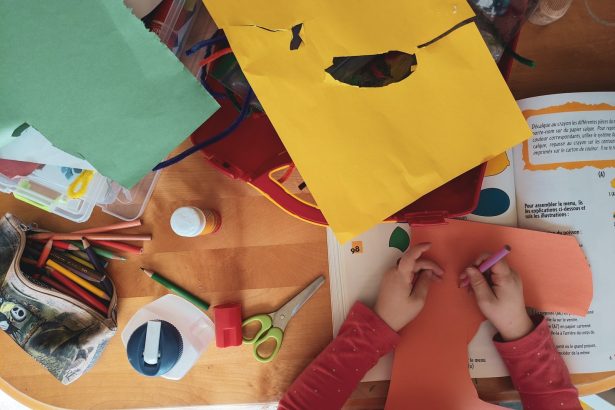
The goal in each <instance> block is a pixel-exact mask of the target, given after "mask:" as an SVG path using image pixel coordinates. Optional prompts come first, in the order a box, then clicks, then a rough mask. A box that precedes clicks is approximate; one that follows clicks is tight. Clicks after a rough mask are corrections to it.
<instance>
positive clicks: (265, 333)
mask: <svg viewBox="0 0 615 410" xmlns="http://www.w3.org/2000/svg"><path fill="white" fill-rule="evenodd" d="M323 283H325V278H324V276H319V277H318V278H316V279H315V280H314V281H313V282H312V283H310V284H309V285H308V286H307V287H306V288H305V289H303V290H302V291H301V292H300V293H299V294H297V295H296V296H295V297H294V298H292V299H291V300H289V301H288V302H286V304H285V305H284V306H282V307H281V308H280V309H278V310H277V311H275V312H272V313H268V314H265V313H263V314H260V315H255V316H252V317H249V318H247V319H246V320H244V321H243V323H242V325H241V326H242V328H245V327H246V325H248V324H250V323H253V322H259V323H260V325H261V328H260V330H259V331H258V332H257V333H256V335H254V337H252V338H246V337H245V336H244V337H243V343H244V344H253V345H254V357H255V358H256V360H258V361H259V362H261V363H268V362H270V361H272V360H273V359H274V358H275V357H276V356H277V354H278V351H280V347H282V339H283V338H284V329H286V326H287V325H288V322H290V319H292V317H293V316H295V315H296V314H297V312H298V311H299V309H301V307H302V306H303V305H304V304H305V302H307V301H308V300H309V299H310V298H311V297H312V296H313V295H314V293H316V291H317V290H318V289H319V288H320V287H321V286H322V284H323ZM269 339H274V340H275V348H274V350H273V353H271V354H270V355H269V356H266V357H264V356H261V355H260V353H258V348H259V347H260V346H261V345H262V344H263V343H265V342H266V341H267V340H269Z"/></svg>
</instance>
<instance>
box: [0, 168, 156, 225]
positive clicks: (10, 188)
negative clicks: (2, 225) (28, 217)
mask: <svg viewBox="0 0 615 410" xmlns="http://www.w3.org/2000/svg"><path fill="white" fill-rule="evenodd" d="M78 176H79V172H78V170H77V171H76V170H73V169H71V168H66V167H59V166H54V165H44V166H41V167H40V168H38V169H36V170H35V171H34V172H32V173H31V174H30V175H27V176H20V177H16V178H8V177H6V176H4V175H2V174H0V192H4V193H9V194H10V193H12V194H13V196H15V198H17V199H19V200H21V201H24V202H26V203H29V204H30V205H33V206H36V207H38V208H40V209H43V210H45V211H48V212H51V213H53V214H56V215H59V216H61V217H63V218H66V219H68V220H71V221H74V222H85V221H87V220H88V219H89V218H90V216H91V215H92V211H93V210H94V207H95V206H99V207H100V208H102V210H103V212H106V213H108V214H109V215H113V216H115V217H117V218H119V219H122V220H124V221H131V220H134V219H137V218H139V217H141V215H143V212H144V211H145V207H146V206H147V203H148V202H149V199H150V198H151V196H152V192H153V191H154V187H155V185H156V182H157V181H158V177H159V172H152V173H150V174H148V175H147V176H146V177H145V178H143V179H142V180H141V181H140V182H139V183H138V184H136V185H135V186H134V187H133V188H132V189H130V190H129V189H126V188H123V187H121V186H120V185H118V184H117V183H115V182H113V181H111V180H110V179H108V178H105V177H104V176H102V175H100V174H98V173H95V174H94V176H93V177H92V179H91V181H90V183H89V184H88V186H87V190H86V191H85V192H84V194H83V195H82V196H81V197H79V198H76V199H73V198H70V197H69V196H68V194H67V192H68V188H69V186H70V185H71V183H72V182H74V181H75V179H76V178H77V177H78Z"/></svg>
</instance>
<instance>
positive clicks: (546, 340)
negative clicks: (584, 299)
mask: <svg viewBox="0 0 615 410" xmlns="http://www.w3.org/2000/svg"><path fill="white" fill-rule="evenodd" d="M532 320H533V321H534V324H535V325H536V328H535V329H534V330H533V331H532V332H531V333H530V334H528V335H527V336H525V337H522V338H521V339H518V340H514V341H512V342H503V341H502V339H501V337H500V335H496V336H495V338H494V340H493V341H494V343H495V347H496V348H497V349H498V351H499V352H500V355H501V356H502V359H503V360H504V363H505V364H506V367H508V371H509V373H510V377H511V378H512V381H513V384H514V385H515V388H516V389H517V390H518V391H519V394H520V395H521V401H522V402H523V408H524V409H525V410H542V409H561V410H572V409H574V410H581V404H580V403H579V395H578V392H577V389H576V388H575V387H574V385H573V384H572V382H571V381H570V374H569V373H568V369H567V368H566V364H565V363H564V360H563V359H562V357H561V356H560V355H559V353H558V351H557V350H556V349H555V345H554V344H553V339H552V338H551V332H550V331H549V326H548V323H547V320H546V319H545V318H544V317H542V316H534V317H532Z"/></svg>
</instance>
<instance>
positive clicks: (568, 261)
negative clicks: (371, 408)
mask: <svg viewBox="0 0 615 410" xmlns="http://www.w3.org/2000/svg"><path fill="white" fill-rule="evenodd" d="M411 236H412V243H413V244H416V243H420V242H432V243H433V246H432V248H431V249H430V251H429V253H428V254H427V255H426V257H428V258H431V259H433V260H435V261H437V262H438V263H439V264H440V266H442V267H443V268H444V270H445V272H446V274H445V280H444V281H443V282H440V283H435V284H434V285H432V287H431V289H430V293H429V297H428V299H427V303H426V305H425V308H424V309H423V312H422V313H421V314H420V315H419V316H418V318H417V319H415V320H414V321H413V322H411V323H410V324H409V325H408V326H406V327H405V328H404V329H403V330H402V333H401V335H402V339H401V341H400V343H399V345H398V347H397V349H396V350H395V361H394V364H393V375H392V377H391V386H390V388H389V396H388V399H387V404H386V409H387V410H392V409H395V410H396V409H408V408H416V409H429V410H487V409H499V408H500V407H498V406H495V405H492V404H488V403H485V402H483V401H481V400H480V399H479V398H478V395H477V393H476V389H475V388H474V385H473V384H472V380H471V379H470V375H469V372H468V343H469V342H470V340H471V339H472V337H473V336H474V334H475V333H476V331H477V329H478V326H479V325H480V323H481V322H482V321H483V320H484V316H483V315H482V314H481V313H480V311H479V310H478V307H477V306H476V302H475V300H474V296H473V295H471V294H470V293H468V292H467V290H465V289H459V288H458V287H457V276H458V273H459V272H461V271H462V270H463V269H464V268H465V267H466V266H468V265H470V264H471V263H472V262H473V261H474V260H475V259H476V257H477V256H478V255H479V254H480V253H482V252H495V251H497V250H499V249H500V248H501V247H502V246H503V245H505V244H508V245H510V246H511V247H512V252H511V253H510V254H509V255H508V257H507V261H508V263H509V264H510V265H511V266H512V268H513V269H514V270H515V271H517V272H518V273H519V274H520V275H521V277H522V278H523V286H524V294H525V302H526V304H527V305H528V306H532V307H534V308H536V309H539V310H542V311H559V312H568V313H572V314H576V315H580V316H584V315H585V314H586V313H587V310H588V308H589V305H590V303H591V299H592V293H593V287H592V278H591V271H590V269H589V266H588V264H587V261H586V259H585V255H584V254H583V252H582V250H581V248H580V247H579V245H578V243H577V241H576V239H575V238H574V237H571V236H562V235H555V234H550V233H545V232H536V231H529V230H525V229H518V228H510V227H506V226H498V225H490V224H482V223H477V222H466V221H457V220H448V224H446V225H436V226H427V227H417V228H413V229H412V235H411Z"/></svg>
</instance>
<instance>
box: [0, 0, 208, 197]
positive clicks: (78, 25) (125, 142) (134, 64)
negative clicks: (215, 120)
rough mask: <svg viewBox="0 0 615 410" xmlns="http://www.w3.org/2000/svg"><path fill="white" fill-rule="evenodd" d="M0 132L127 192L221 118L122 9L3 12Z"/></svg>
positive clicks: (13, 5) (48, 5) (115, 0)
mask: <svg viewBox="0 0 615 410" xmlns="http://www.w3.org/2000/svg"><path fill="white" fill-rule="evenodd" d="M0 38H2V39H3V41H2V42H1V43H0V55H1V56H2V58H1V59H0V107H2V108H1V109H0V132H2V133H3V135H2V136H0V138H1V137H5V135H4V134H6V133H7V132H11V131H13V130H15V129H16V128H17V127H18V126H19V125H21V124H22V123H24V122H27V123H28V124H30V125H32V126H33V127H35V128H36V129H37V130H38V131H40V132H41V133H42V134H43V135H45V137H47V138H48V139H49V141H51V142H52V143H53V145H54V146H55V147H56V148H58V149H61V150H63V151H66V152H67V153H69V154H71V155H74V156H76V157H78V158H81V159H85V160H87V161H88V162H89V163H91V164H92V166H94V167H95V168H96V169H97V170H98V171H99V172H100V173H101V174H103V175H105V176H106V177H109V178H111V179H113V180H115V181H117V182H118V183H120V184H121V185H123V186H125V187H127V188H129V187H131V186H132V185H134V184H135V183H137V182H138V181H139V180H140V179H141V178H143V177H144V176H145V175H146V174H147V173H148V172H150V171H151V169H152V168H153V167H154V166H155V165H156V164H157V163H158V162H159V161H161V160H163V159H164V158H165V157H166V156H167V155H168V154H169V152H170V151H171V150H173V149H174V148H175V147H176V146H177V145H179V144H180V143H181V142H182V141H183V140H185V139H186V138H187V137H188V136H189V135H190V134H191V133H192V132H193V131H194V130H195V129H196V128H197V127H198V126H199V125H201V124H202V123H203V122H204V121H205V120H206V119H207V118H209V117H210V116H211V115H212V114H213V113H214V112H215V110H216V109H217V108H218V105H217V103H216V102H215V100H214V99H213V98H212V97H211V96H210V95H209V94H207V92H206V91H205V90H204V89H203V88H202V87H201V86H200V85H199V83H198V82H197V81H196V79H195V78H194V77H193V76H192V75H191V74H190V73H189V72H188V71H187V70H186V69H185V68H184V67H183V66H182V64H181V63H180V62H179V61H178V60H177V58H176V57H175V56H174V55H173V54H172V53H171V52H170V51H169V50H168V49H167V48H166V47H165V46H164V45H163V44H161V43H160V41H159V40H158V38H157V37H156V35H155V34H154V33H151V32H149V31H147V29H145V27H144V26H143V23H142V22H141V21H140V20H138V19H137V18H136V17H135V16H134V15H133V14H132V13H131V11H130V10H129V9H127V8H126V7H125V6H124V4H123V2H122V1H119V0H111V1H108V0H96V1H87V2H75V1H71V0H57V1H53V2H48V1H38V0H24V1H19V2H2V3H0Z"/></svg>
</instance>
